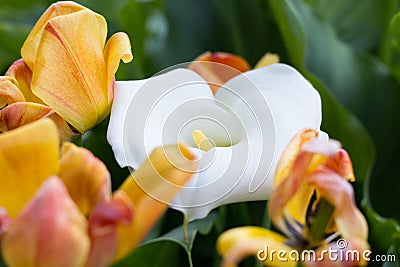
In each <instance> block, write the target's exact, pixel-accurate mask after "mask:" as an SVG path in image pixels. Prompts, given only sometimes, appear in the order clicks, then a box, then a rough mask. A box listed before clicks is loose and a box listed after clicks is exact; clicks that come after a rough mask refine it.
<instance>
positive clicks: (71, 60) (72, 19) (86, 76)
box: [32, 10, 110, 133]
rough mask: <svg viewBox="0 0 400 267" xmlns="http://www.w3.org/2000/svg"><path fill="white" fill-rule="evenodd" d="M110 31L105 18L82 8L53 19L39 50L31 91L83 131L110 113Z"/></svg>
mask: <svg viewBox="0 0 400 267" xmlns="http://www.w3.org/2000/svg"><path fill="white" fill-rule="evenodd" d="M106 34H107V24H106V22H105V20H104V18H103V17H100V16H99V15H97V14H96V13H94V12H91V11H89V10H83V11H79V12H75V13H72V14H68V15H64V16H59V17H55V18H53V19H52V20H50V21H49V22H48V23H47V25H46V27H45V28H44V30H43V33H42V38H41V43H40V46H39V48H38V51H37V57H36V63H35V67H34V69H33V79H32V91H33V93H34V94H35V95H37V96H38V97H40V98H41V99H42V100H43V101H44V102H45V103H46V104H47V105H49V106H50V107H51V108H52V109H54V110H55V111H56V112H57V113H58V114H60V116H61V117H62V118H64V119H65V120H66V121H67V122H69V123H70V124H71V125H72V126H74V127H75V128H76V129H77V130H78V131H79V132H81V133H83V132H85V131H86V130H88V129H90V128H91V127H93V126H94V125H96V124H97V123H98V122H100V121H101V120H102V119H104V118H105V116H107V114H108V111H109V103H108V102H109V99H108V98H109V86H110V85H109V84H108V83H107V75H106V74H107V69H106V64H105V62H104V58H103V46H104V40H105V37H106ZM55 60H56V61H57V64H56V65H55V64H54V61H55ZM49 77H51V79H49Z"/></svg>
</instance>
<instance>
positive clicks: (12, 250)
mask: <svg viewBox="0 0 400 267" xmlns="http://www.w3.org/2000/svg"><path fill="white" fill-rule="evenodd" d="M59 145H60V144H59V137H58V134H57V129H56V126H55V124H54V123H53V121H52V120H50V119H47V118H45V119H42V120H39V121H37V122H33V123H30V124H28V125H24V126H22V127H19V128H18V129H15V130H11V131H9V132H7V133H3V134H1V135H0V167H1V170H2V172H3V173H2V176H1V179H0V180H1V184H2V186H1V187H0V242H1V246H0V247H1V250H2V255H3V258H4V260H5V262H6V263H7V264H8V266H10V267H19V266H21V267H25V266H37V267H40V266H43V267H45V266H77V267H79V266H80V267H83V266H86V267H91V266H96V267H101V266H108V265H109V264H110V263H112V262H113V261H114V260H116V259H119V258H121V257H123V256H125V255H126V254H127V253H129V252H131V251H132V250H133V249H134V248H135V246H137V245H138V244H139V242H140V241H141V240H142V239H143V238H144V237H145V235H146V234H147V233H148V231H150V230H151V228H152V226H153V225H154V223H155V222H156V221H157V219H158V218H159V217H160V216H161V215H162V214H163V212H164V211H165V210H166V209H167V207H168V206H167V204H165V203H162V202H159V201H157V200H155V199H153V198H151V197H150V196H149V195H148V194H147V193H146V192H144V191H143V190H142V189H141V188H140V187H139V186H138V185H137V184H136V183H135V181H134V179H132V178H131V177H130V176H129V177H128V178H127V179H126V181H125V183H124V184H123V185H122V186H121V187H120V188H119V189H118V190H117V191H116V192H114V193H111V183H110V174H109V172H108V171H107V169H106V167H105V165H104V164H103V163H102V162H101V161H100V160H99V159H97V158H96V157H94V155H93V154H92V153H91V152H90V151H88V150H86V149H84V148H81V147H77V146H75V145H73V144H72V143H68V142H65V143H63V144H62V148H61V150H60V148H59ZM178 151H180V152H184V157H183V158H181V157H179V155H180V154H179V153H178ZM164 152H165V153H168V154H171V155H174V156H173V157H174V159H176V160H177V161H174V162H177V163H178V164H179V165H180V166H185V168H191V169H194V168H195V167H191V166H194V163H193V162H191V161H190V160H187V159H194V158H193V155H192V154H190V152H189V151H188V150H187V149H186V148H185V147H184V146H182V145H178V146H177V145H172V146H167V147H165V148H164V149H156V150H155V151H154V152H153V153H152V154H151V155H150V156H149V158H148V159H147V160H146V161H145V163H144V164H143V165H142V167H140V168H139V169H138V170H137V171H136V172H135V173H134V174H133V175H134V176H135V177H136V179H138V180H139V181H143V180H145V181H147V182H148V183H150V184H151V185H152V189H151V190H150V191H149V192H150V194H153V193H154V192H163V194H164V195H163V196H164V197H165V198H167V199H171V198H172V197H173V196H174V195H175V194H176V190H175V191H173V190H165V188H166V186H165V183H162V182H164V181H166V180H167V181H168V182H170V183H175V184H177V185H183V184H184V183H185V182H186V181H187V180H188V179H189V178H190V176H191V173H187V172H183V171H181V170H180V169H177V168H176V167H175V165H173V164H172V163H171V162H170V161H169V160H168V159H167V158H166V157H165V155H164ZM155 162H157V164H155ZM154 166H156V167H155V168H154ZM158 167H160V168H161V169H160V168H158ZM87 217H88V218H89V220H87V219H86V218H87ZM48 224H50V225H48Z"/></svg>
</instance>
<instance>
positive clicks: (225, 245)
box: [217, 226, 298, 267]
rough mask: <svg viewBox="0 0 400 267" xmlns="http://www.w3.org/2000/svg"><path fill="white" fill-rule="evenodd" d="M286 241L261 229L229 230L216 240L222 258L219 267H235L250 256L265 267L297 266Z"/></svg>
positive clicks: (254, 227)
mask: <svg viewBox="0 0 400 267" xmlns="http://www.w3.org/2000/svg"><path fill="white" fill-rule="evenodd" d="M286 241H287V239H286V238H285V237H283V236H282V235H280V234H277V233H275V232H273V231H270V230H268V229H265V228H261V227H256V226H244V227H239V228H233V229H230V230H228V231H226V232H224V233H222V234H221V235H220V236H219V238H218V240H217V250H218V253H219V254H220V255H221V256H222V257H223V259H222V263H221V266H222V267H235V266H237V265H238V263H239V262H240V261H242V260H243V259H244V258H246V257H248V256H251V255H254V256H256V257H257V258H258V259H259V260H262V262H263V264H264V265H265V266H272V267H274V266H276V267H285V266H286V267H289V266H297V259H298V257H296V255H291V254H292V251H294V250H293V249H292V248H291V247H289V246H288V245H286V244H285V242H286ZM280 251H281V252H280ZM278 253H280V254H279V257H278Z"/></svg>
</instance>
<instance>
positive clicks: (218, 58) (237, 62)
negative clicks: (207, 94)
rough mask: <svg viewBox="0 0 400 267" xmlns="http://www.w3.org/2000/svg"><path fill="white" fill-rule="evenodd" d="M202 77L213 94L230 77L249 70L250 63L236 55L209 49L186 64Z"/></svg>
mask: <svg viewBox="0 0 400 267" xmlns="http://www.w3.org/2000/svg"><path fill="white" fill-rule="evenodd" d="M188 69H190V70H193V71H195V72H196V73H198V74H199V75H200V76H201V77H203V78H204V79H205V80H206V81H207V82H208V83H209V85H210V87H211V89H212V91H213V93H214V94H215V93H216V92H217V91H218V89H219V88H220V87H221V86H222V85H223V84H224V83H225V82H227V81H229V80H230V79H231V78H233V77H235V76H237V75H239V74H241V73H242V72H246V71H249V70H250V65H249V63H247V61H246V60H245V59H243V58H242V57H240V56H238V55H234V54H230V53H224V52H216V53H211V52H209V51H207V52H205V53H203V54H201V55H200V56H198V57H197V58H196V59H194V60H193V62H192V63H190V65H189V66H188Z"/></svg>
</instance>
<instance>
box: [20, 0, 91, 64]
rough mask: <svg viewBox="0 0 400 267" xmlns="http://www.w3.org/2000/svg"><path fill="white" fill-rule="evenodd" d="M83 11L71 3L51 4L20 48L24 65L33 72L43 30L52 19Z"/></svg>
mask: <svg viewBox="0 0 400 267" xmlns="http://www.w3.org/2000/svg"><path fill="white" fill-rule="evenodd" d="M83 9H85V7H83V6H81V5H79V4H77V3H75V2H72V1H61V2H57V3H54V4H52V5H51V6H50V7H49V8H48V9H47V10H46V11H45V12H44V13H43V15H42V16H41V17H40V18H39V20H38V21H37V22H36V24H35V26H34V27H33V29H32V30H31V32H30V33H29V35H28V37H27V38H26V40H25V42H24V44H23V46H22V48H21V55H22V58H23V59H24V61H25V62H26V64H27V65H28V66H29V67H30V69H32V70H33V67H34V65H35V62H36V54H37V51H38V49H39V45H40V41H41V38H42V33H43V29H44V28H45V26H46V24H47V23H48V22H49V21H50V20H51V19H52V18H54V17H57V16H61V15H66V14H70V13H74V12H77V11H80V10H83Z"/></svg>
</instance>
